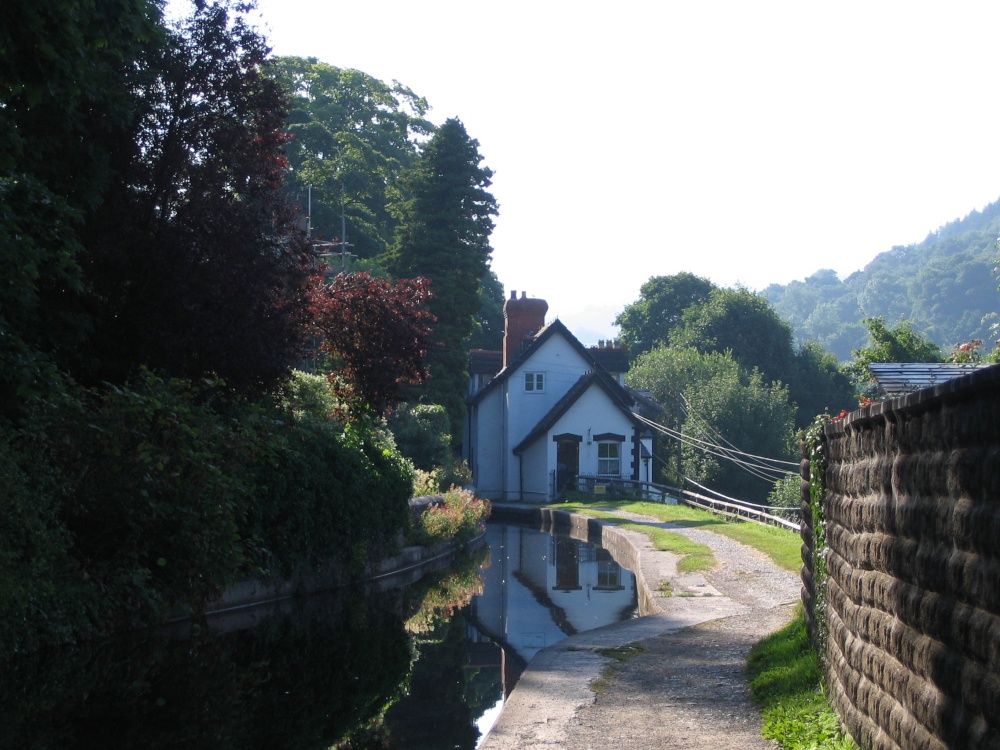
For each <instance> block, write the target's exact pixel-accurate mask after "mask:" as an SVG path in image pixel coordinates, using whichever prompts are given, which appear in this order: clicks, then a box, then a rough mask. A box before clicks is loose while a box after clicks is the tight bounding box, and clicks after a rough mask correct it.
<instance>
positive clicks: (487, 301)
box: [469, 271, 504, 351]
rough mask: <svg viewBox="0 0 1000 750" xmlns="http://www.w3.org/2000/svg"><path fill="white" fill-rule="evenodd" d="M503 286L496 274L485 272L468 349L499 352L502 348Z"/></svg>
mask: <svg viewBox="0 0 1000 750" xmlns="http://www.w3.org/2000/svg"><path fill="white" fill-rule="evenodd" d="M503 303H504V291H503V284H501V283H500V279H498V278H497V275H496V273H494V272H493V271H487V272H486V275H485V276H484V277H483V283H482V286H481V287H480V288H479V312H477V313H476V314H475V316H474V317H475V327H474V329H473V331H472V338H471V339H470V340H469V348H470V349H486V350H487V351H499V350H500V349H502V348H503V330H504V320H503Z"/></svg>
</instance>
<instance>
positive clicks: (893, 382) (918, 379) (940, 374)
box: [868, 362, 991, 398]
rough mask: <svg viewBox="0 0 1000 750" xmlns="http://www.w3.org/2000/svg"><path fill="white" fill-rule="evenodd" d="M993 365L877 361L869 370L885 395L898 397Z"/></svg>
mask: <svg viewBox="0 0 1000 750" xmlns="http://www.w3.org/2000/svg"><path fill="white" fill-rule="evenodd" d="M990 366H991V365H981V364H971V363H969V364H967V363H961V362H926V363H925V362H902V363H899V362H873V363H871V364H869V365H868V370H869V371H870V372H871V374H872V377H873V378H875V383H876V384H877V385H878V388H879V391H880V392H881V393H882V395H883V396H886V397H888V398H895V397H897V396H902V395H905V394H907V393H911V392H913V391H919V390H921V389H922V388H932V387H933V386H935V385H940V384H941V383H944V382H946V381H948V380H952V379H953V378H959V377H962V376H963V375H968V374H969V373H971V372H974V371H976V370H978V369H981V368H983V367H990Z"/></svg>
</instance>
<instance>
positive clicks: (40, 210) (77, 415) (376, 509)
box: [0, 0, 428, 651]
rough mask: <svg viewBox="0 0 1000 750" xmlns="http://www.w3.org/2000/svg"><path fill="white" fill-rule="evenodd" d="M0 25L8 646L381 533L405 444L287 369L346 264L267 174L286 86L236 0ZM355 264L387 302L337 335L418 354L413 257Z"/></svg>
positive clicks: (404, 466) (386, 545) (403, 367)
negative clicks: (312, 248) (317, 246)
mask: <svg viewBox="0 0 1000 750" xmlns="http://www.w3.org/2000/svg"><path fill="white" fill-rule="evenodd" d="M241 7H242V6H241ZM0 40H2V42H3V44H2V45H0V136H2V137H0V257H2V258H3V260H4V263H5V275H4V280H5V283H4V284H2V285H0V486H2V487H3V491H2V492H0V646H2V649H3V650H7V651H18V650H24V649H29V648H32V647H35V646H38V645H40V644H45V643H48V644H51V643H58V642H66V641H72V640H76V639H79V638H82V637H86V636H89V635H93V634H97V633H101V632H106V631H109V630H113V629H116V628H118V627H122V626H129V625H132V624H135V623H149V622H153V621H156V620H158V619H160V618H162V617H163V616H164V615H165V614H166V613H167V612H169V611H171V610H172V608H174V607H178V606H179V607H185V608H189V609H191V610H194V611H198V610H199V609H200V608H201V607H202V606H203V605H204V604H205V603H206V602H207V601H208V600H210V599H211V598H213V597H214V596H216V595H217V594H218V592H219V591H220V590H222V589H223V588H224V587H225V586H226V585H228V584H229V583H231V582H233V581H234V580H236V579H237V577H239V576H247V575H261V574H264V575H275V576H276V575H286V576H287V575H293V574H298V573H303V574H315V573H317V572H319V571H321V570H324V569H325V568H326V566H328V565H331V564H332V565H337V566H338V570H339V571H340V573H341V574H352V573H356V572H359V571H360V570H361V568H362V566H363V565H364V564H365V563H367V562H369V561H370V560H372V559H376V558H380V557H382V556H384V555H385V554H387V553H388V552H391V551H392V550H393V549H394V548H395V546H396V545H397V543H398V540H399V539H400V537H401V533H402V532H403V531H404V530H405V529H406V526H407V524H408V509H407V504H406V499H407V498H408V497H409V496H410V494H411V491H412V467H411V465H410V464H409V462H408V461H406V460H405V459H404V458H403V457H402V456H401V454H400V453H399V451H398V450H397V449H396V448H395V446H394V444H393V443H392V440H391V436H389V435H388V434H387V433H385V432H384V427H383V426H382V425H381V423H377V422H375V421H373V420H372V419H371V418H370V416H369V413H368V412H365V411H363V410H356V411H352V409H351V408H350V407H352V406H353V405H354V404H353V402H352V403H344V402H343V401H340V400H338V398H337V394H336V393H335V392H334V391H333V390H331V382H330V381H328V379H327V378H314V379H312V380H310V379H308V378H305V379H304V378H297V379H294V378H293V379H292V380H291V385H289V382H290V381H289V378H290V377H291V373H292V369H293V367H294V366H295V365H296V364H297V363H298V362H299V361H301V357H302V356H303V354H304V343H305V341H306V338H307V335H308V334H309V333H311V332H313V329H311V328H310V326H309V325H307V322H308V320H307V319H308V318H309V317H310V316H309V313H310V312H311V310H312V308H310V302H315V301H316V298H317V297H320V298H322V299H323V301H324V302H326V303H327V304H326V306H325V307H324V308H323V309H324V310H326V311H327V312H330V313H331V314H332V311H333V310H334V309H336V308H337V306H338V305H339V308H340V310H345V309H353V308H352V305H354V303H355V302H356V299H355V297H352V291H353V287H350V284H351V283H353V282H355V281H356V280H357V279H356V277H346V278H345V279H343V280H342V282H341V285H342V286H343V285H347V287H345V288H344V289H342V290H341V289H340V287H339V286H337V285H335V286H334V289H333V291H332V292H331V290H330V289H329V288H325V287H324V288H321V287H319V286H317V279H316V274H315V269H314V268H313V266H312V259H311V258H310V257H309V253H308V243H307V241H306V237H305V234H304V233H303V232H302V231H301V230H300V229H299V227H298V219H297V218H296V216H295V215H294V214H293V212H292V210H291V209H290V207H289V205H288V204H287V203H286V202H285V200H284V199H283V197H282V177H283V173H284V168H285V161H284V156H283V153H282V149H283V148H284V146H285V144H286V136H285V134H284V133H283V125H284V117H285V114H286V100H285V96H284V94H283V92H282V90H281V88H280V87H279V85H278V83H277V81H276V80H275V79H274V78H273V76H272V72H271V68H270V63H269V61H268V58H267V47H266V44H265V42H264V40H263V39H262V38H261V37H260V36H259V35H258V34H257V33H256V32H255V31H254V30H253V29H252V28H251V27H250V26H249V25H248V24H247V23H246V22H245V20H244V17H243V15H242V10H241V9H239V10H238V9H236V5H235V4H233V5H230V4H229V3H228V2H227V1H226V0H219V2H209V3H196V4H195V5H194V7H193V10H191V15H190V16H189V17H187V18H185V19H183V20H180V21H178V22H177V23H176V24H173V25H167V24H165V23H164V22H163V20H162V18H161V13H160V5H159V4H158V3H153V2H149V3H146V2H141V1H139V0H135V1H132V0H83V2H80V3H73V4H70V5H68V6H67V5H66V4H65V3H61V2H56V1H55V0H39V1H38V2H27V1H26V0H12V2H9V3H7V4H5V5H4V24H2V25H0ZM366 283H369V284H371V285H374V286H371V288H368V287H366V289H367V290H368V291H367V292H365V293H364V295H363V296H364V297H365V299H364V300H363V302H364V305H363V310H364V311H367V312H369V313H371V314H373V315H374V313H376V312H377V313H378V315H376V316H375V318H374V319H373V320H365V319H364V318H363V316H362V315H358V316H355V317H353V318H352V317H350V316H349V315H348V316H347V317H342V318H341V319H339V323H340V324H341V325H342V327H341V328H340V329H338V330H337V334H338V336H340V338H336V339H335V337H334V336H332V335H331V336H330V337H329V339H330V340H331V342H332V341H336V342H339V343H341V344H342V343H343V341H344V337H345V336H346V337H350V336H354V337H355V339H356V338H357V337H358V336H364V337H365V338H366V344H367V345H368V346H371V345H373V343H375V342H379V343H380V344H382V345H384V347H385V352H384V353H385V354H386V358H385V359H383V360H381V361H380V362H379V363H378V365H379V366H380V367H381V369H382V371H381V372H380V373H379V375H380V376H384V377H386V378H389V380H390V381H391V383H390V385H394V384H395V381H396V380H398V379H400V378H404V379H405V378H410V377H417V376H418V375H419V374H420V372H421V355H422V350H423V348H424V346H425V344H424V343H423V340H422V339H421V336H423V335H424V334H425V333H426V329H425V327H423V324H422V323H421V321H424V320H426V319H427V315H428V313H427V312H426V309H424V308H423V307H422V305H423V302H424V301H425V300H426V290H425V287H424V285H423V283H422V282H420V281H414V282H405V283H403V282H401V283H400V284H397V285H388V286H380V285H379V283H377V282H374V281H371V280H368V281H366ZM338 290H339V291H342V292H343V295H342V297H341V298H339V299H331V294H336V293H337V292H338ZM355 296H356V295H355ZM380 305H381V307H379V306H380ZM392 315H395V317H392ZM401 320H402V321H403V322H406V323H408V324H409V327H406V326H400V325H399V323H400V321H401ZM317 323H319V324H328V325H332V323H333V321H332V320H331V319H330V318H329V317H327V318H323V317H322V316H317ZM379 326H381V328H380V327H379ZM344 327H350V328H351V330H349V331H345V330H344ZM328 332H330V333H331V334H332V332H331V331H328ZM389 333H391V334H392V335H394V336H397V337H398V336H404V337H406V340H405V342H403V343H400V341H398V340H391V341H390V340H386V339H385V338H384V337H385V335H387V334H389ZM380 337H382V338H380ZM341 348H342V349H343V351H341V350H335V354H336V355H337V356H339V357H342V359H343V361H345V362H346V361H347V360H348V356H349V355H350V354H351V351H349V350H348V348H347V347H346V345H344V346H342V347H341ZM390 350H391V351H390ZM354 364H355V365H357V354H356V352H355V360H354ZM357 369H358V368H357V367H356V368H355V370H352V371H351V374H353V373H354V372H356V371H357ZM365 382H366V384H367V383H368V381H365ZM377 385H378V387H377V388H376V387H372V388H371V389H370V390H371V391H372V394H373V395H372V394H365V396H366V398H367V400H368V401H370V402H372V403H374V404H376V405H378V404H380V403H383V402H384V401H385V400H386V399H388V400H391V398H392V389H391V387H388V386H384V384H383V383H382V382H381V381H379V382H378V383H377ZM358 390H360V389H358Z"/></svg>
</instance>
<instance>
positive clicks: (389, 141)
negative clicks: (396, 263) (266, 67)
mask: <svg viewBox="0 0 1000 750" xmlns="http://www.w3.org/2000/svg"><path fill="white" fill-rule="evenodd" d="M275 68H276V71H277V74H278V77H279V79H280V80H281V82H282V83H283V85H284V86H285V88H286V89H287V91H288V94H289V97H290V106H289V112H288V118H287V126H286V127H287V131H288V133H289V134H290V135H291V136H292V138H291V141H290V142H289V143H288V145H287V147H286V153H287V155H288V170H287V173H286V176H285V190H286V194H287V195H288V196H289V198H290V199H291V200H292V201H293V202H294V203H296V205H298V206H299V207H300V209H301V211H302V213H303V214H306V213H310V214H311V217H312V234H313V237H314V239H316V240H330V239H333V238H334V237H340V236H341V234H343V233H346V234H347V240H348V241H349V242H350V244H351V248H350V252H351V253H353V254H355V255H357V256H358V257H361V258H371V257H374V256H376V255H378V254H380V253H382V252H384V251H385V250H387V249H388V247H389V246H390V244H391V243H392V240H393V235H394V232H395V227H396V218H397V217H396V216H395V215H394V211H393V207H394V206H395V204H396V203H398V202H399V201H400V200H401V199H402V197H403V196H402V195H401V194H400V192H399V191H400V188H401V185H400V175H401V174H402V173H403V172H404V171H405V170H406V169H409V168H411V167H412V166H413V165H414V164H415V163H416V161H417V158H418V154H419V151H418V141H420V140H422V139H425V138H426V137H428V136H429V135H430V134H431V133H433V131H434V126H433V125H432V124H431V123H430V122H429V121H428V120H427V119H426V118H425V116H426V114H427V110H428V108H429V107H428V104H427V101H426V100H425V99H424V98H422V97H420V96H417V95H416V94H414V93H413V91H411V90H410V89H409V88H407V87H405V86H403V85H402V84H400V83H399V82H396V81H394V82H393V83H392V84H387V83H384V82H383V81H380V80H378V79H377V78H373V77H372V76H369V75H367V74H366V73H362V72H361V71H359V70H352V69H349V68H337V67H334V66H333V65H327V64H326V63H323V62H320V61H318V60H317V59H316V58H314V57H310V58H302V57H279V58H277V60H276V61H275Z"/></svg>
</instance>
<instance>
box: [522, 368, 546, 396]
mask: <svg viewBox="0 0 1000 750" xmlns="http://www.w3.org/2000/svg"><path fill="white" fill-rule="evenodd" d="M544 390H545V373H544V372H526V373H524V391H525V393H541V392H542V391H544Z"/></svg>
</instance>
